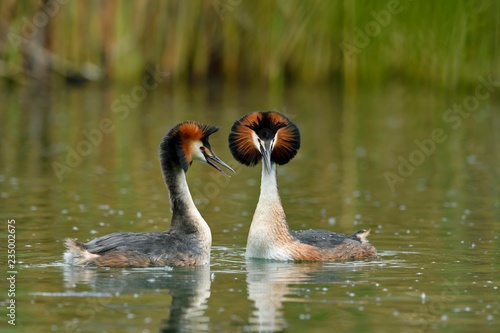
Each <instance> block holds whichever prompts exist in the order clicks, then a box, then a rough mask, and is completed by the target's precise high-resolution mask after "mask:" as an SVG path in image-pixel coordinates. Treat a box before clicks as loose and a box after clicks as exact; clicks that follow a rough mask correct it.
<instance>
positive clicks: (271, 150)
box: [229, 111, 300, 169]
mask: <svg viewBox="0 0 500 333" xmlns="http://www.w3.org/2000/svg"><path fill="white" fill-rule="evenodd" d="M299 148H300V132H299V129H298V128H297V126H296V125H295V124H294V123H293V122H291V121H290V119H288V118H287V117H286V116H284V115H282V114H281V113H278V112H273V111H267V112H253V113H249V114H247V115H245V116H243V117H241V118H240V119H239V120H237V121H235V122H234V124H233V127H232V128H231V133H230V134H229V149H230V150H231V153H232V154H233V156H234V158H235V159H236V160H237V161H238V162H240V163H242V164H245V165H249V166H253V165H256V164H257V163H259V161H260V160H261V159H262V158H263V164H264V168H266V169H270V167H271V162H273V163H276V164H278V165H283V164H286V163H288V162H289V161H290V160H291V159H292V158H293V157H294V156H295V155H296V154H297V151H298V150H299Z"/></svg>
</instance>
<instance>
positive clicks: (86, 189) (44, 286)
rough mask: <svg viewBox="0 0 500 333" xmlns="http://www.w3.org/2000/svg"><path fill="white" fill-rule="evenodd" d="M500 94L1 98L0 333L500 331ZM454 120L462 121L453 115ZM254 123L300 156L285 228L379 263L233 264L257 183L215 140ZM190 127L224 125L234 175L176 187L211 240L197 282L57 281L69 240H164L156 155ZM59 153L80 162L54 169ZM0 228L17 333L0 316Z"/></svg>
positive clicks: (132, 275) (192, 272) (123, 276)
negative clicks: (354, 239) (329, 238)
mask: <svg viewBox="0 0 500 333" xmlns="http://www.w3.org/2000/svg"><path fill="white" fill-rule="evenodd" d="M478 85H480V81H478ZM495 89H500V88H498V87H496V88H494V91H492V92H491V93H490V94H489V95H488V96H487V97H485V98H482V99H479V98H478V97H476V99H474V97H475V96H476V90H475V86H472V87H471V88H470V89H464V90H463V91H461V92H454V93H450V92H442V91H436V90H433V89H424V88H415V87H411V86H405V85H401V84H393V85H391V84H388V85H387V86H386V87H384V88H383V89H374V90H370V89H358V90H357V91H353V92H345V93H341V89H339V88H337V87H331V88H314V89H313V88H304V87H297V88H294V89H291V90H289V91H286V92H285V93H283V94H271V93H269V92H267V91H265V90H252V89H249V90H246V91H234V90H230V89H221V90H217V89H215V90H202V89H191V90H182V89H172V90H164V89H162V88H158V89H156V90H154V91H151V92H148V93H147V96H146V97H145V98H144V99H143V100H140V98H137V99H135V100H134V99H132V100H131V101H129V102H125V100H124V99H122V98H123V97H122V95H128V94H132V93H133V92H134V87H91V86H89V87H87V88H82V89H69V90H67V89H64V88H60V89H52V90H50V89H46V88H43V89H42V88H39V87H34V88H32V89H30V88H26V89H24V90H12V91H9V90H3V91H1V92H0V99H1V100H2V110H1V113H0V132H1V133H2V141H1V146H0V147H1V148H0V149H1V150H0V204H1V212H0V216H1V219H2V221H3V223H2V226H3V227H2V230H1V231H0V235H1V238H2V242H1V244H2V246H1V251H2V253H1V255H0V263H1V267H2V272H1V273H0V274H1V275H2V277H1V279H0V281H2V282H1V284H0V295H1V297H0V305H1V308H2V311H1V314H2V315H1V317H0V325H1V326H0V327H1V329H2V330H4V329H5V328H11V329H13V330H15V331H19V332H33V331H37V332H52V331H53V332H159V331H162V332H169V331H175V330H183V331H187V332H254V331H262V332H264V331H267V332H272V331H287V332H326V331H338V332H432V331H439V332H487V331H490V332H493V331H495V330H496V329H497V328H498V325H499V323H500V313H499V309H500V306H499V303H500V295H499V293H500V291H499V285H500V278H499V277H498V276H499V275H498V271H499V269H500V267H499V263H498V259H499V250H498V248H499V246H498V242H499V223H498V221H499V220H500V186H499V185H500V184H499V179H500V157H499V154H498V142H500V117H499V115H498V109H499V107H500V103H499V98H498V96H499V95H498V90H495ZM481 92H483V93H484V94H485V92H486V90H484V89H483V90H481ZM484 94H483V95H481V96H485V95H484ZM476 100H477V102H478V103H477V105H476V104H471V103H473V102H474V101H476ZM468 103H469V104H468ZM455 104H457V105H459V106H460V105H463V110H466V111H467V110H469V111H467V112H465V111H462V113H458V112H454V111H453V108H454V105H455ZM255 110H275V111H279V112H283V113H285V114H286V115H287V116H288V117H289V118H291V119H292V120H293V121H294V122H295V123H296V124H297V125H298V127H299V129H300V131H301V135H302V146H301V150H300V151H299V153H298V155H297V156H296V158H294V159H293V160H292V161H291V162H290V163H289V164H287V165H285V166H282V167H280V168H279V170H278V178H279V185H280V193H281V197H282V201H283V205H284V208H285V211H286V212H287V216H288V221H289V223H290V226H291V228H293V229H303V228H322V229H330V230H333V231H336V232H342V233H351V232H354V231H356V230H359V229H371V230H372V234H371V236H370V240H371V242H372V243H373V244H374V245H375V246H376V247H377V249H378V251H379V254H380V255H379V258H377V259H376V260H372V261H358V262H347V263H301V264H295V263H286V262H285V263H280V262H259V261H257V262H247V261H246V260H245V258H244V251H245V242H246V236H247V231H248V228H249V224H250V221H251V217H252V214H253V210H254V208H255V206H256V202H257V198H258V193H259V182H260V166H257V167H255V168H247V167H242V166H239V165H238V164H237V163H236V162H235V161H234V160H233V158H232V156H231V155H230V152H229V150H228V147H227V136H228V133H229V129H230V127H231V125H232V123H233V121H234V120H236V119H238V118H239V117H240V116H242V115H243V114H245V113H248V112H251V111H255ZM449 110H452V111H449ZM186 119H192V120H198V121H201V122H205V123H210V124H215V125H219V126H221V130H220V132H219V133H216V134H214V135H213V136H212V137H211V144H212V147H213V149H214V151H215V152H216V153H217V154H218V156H219V157H221V158H222V159H223V160H224V161H226V162H228V163H229V164H230V165H231V166H233V168H234V169H235V170H236V172H237V173H236V175H234V176H233V177H231V178H225V177H223V176H222V175H221V174H219V173H217V172H216V171H215V170H213V169H212V168H210V167H208V166H205V165H202V164H200V163H198V164H194V165H193V166H192V168H190V170H189V172H188V174H187V178H188V183H189V185H190V189H191V193H192V194H193V196H194V198H195V201H196V203H197V205H198V207H199V209H200V211H201V213H202V215H203V216H204V218H205V220H206V221H207V222H208V223H209V225H210V227H211V229H212V234H213V248H212V259H211V264H210V267H204V268H156V269H79V268H72V267H68V266H66V265H64V264H63V263H62V253H63V251H64V246H63V240H64V239H65V238H66V237H72V238H78V239H79V240H82V241H86V240H89V239H92V238H94V237H98V236H102V235H105V234H108V233H111V232H114V231H136V232H140V231H157V230H165V229H166V228H167V226H168V223H169V218H170V211H169V209H170V207H169V202H168V195H167V191H166V189H165V187H164V184H163V180H162V176H161V172H160V169H159V163H158V160H157V146H158V144H159V142H160V140H161V139H162V137H163V134H164V133H165V132H166V131H167V130H168V129H169V128H170V127H171V126H173V125H174V124H176V123H177V122H180V121H183V120H186ZM99 133H100V134H99ZM92 135H94V136H92ZM92 140H93V141H92ZM85 142H87V143H85ZM71 151H75V152H76V153H78V154H79V155H82V156H80V157H75V156H70V157H68V156H67V155H68V152H71ZM83 155H84V156H83ZM68 158H69V159H68ZM388 180H389V181H388ZM10 219H15V236H16V243H15V246H16V248H15V250H16V259H17V262H16V264H15V265H14V267H13V269H15V271H17V274H15V278H16V283H15V297H14V298H15V301H16V303H15V304H16V313H15V314H16V317H15V318H16V326H15V327H13V326H12V325H10V324H8V322H7V321H8V320H9V318H8V316H6V313H7V309H6V307H7V306H8V304H9V303H7V302H9V301H10V299H11V298H12V297H10V296H8V291H9V286H10V284H8V283H7V282H8V281H7V280H6V279H7V277H9V276H10V275H11V274H10V273H8V271H10V270H11V269H9V267H8V266H7V264H8V262H7V251H8V248H7V244H8V242H7V233H8V229H7V228H8V227H7V224H8V221H9V220H10Z"/></svg>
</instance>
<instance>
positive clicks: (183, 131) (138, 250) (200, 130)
mask: <svg viewBox="0 0 500 333" xmlns="http://www.w3.org/2000/svg"><path fill="white" fill-rule="evenodd" d="M218 130H219V128H218V127H215V126H210V125H203V124H200V123H198V122H194V121H185V122H182V123H180V124H177V125H176V126H174V127H173V128H172V129H170V131H169V132H168V133H167V134H166V135H165V137H164V138H163V140H162V142H161V143H160V148H159V155H160V165H161V169H162V171H163V178H164V180H165V183H166V185H167V189H168V191H169V194H170V204H171V210H172V221H171V225H170V228H169V229H168V230H167V231H165V232H139V233H136V232H116V233H112V234H110V235H106V236H102V237H99V238H96V239H94V240H91V241H90V242H88V243H85V244H83V243H80V242H77V241H76V240H74V239H67V240H66V247H67V251H66V252H65V253H64V259H65V261H66V263H69V264H73V265H81V266H101V267H148V266H189V265H194V266H199V265H206V264H208V263H209V262H210V247H211V245H212V234H211V232H210V227H209V226H208V224H207V223H206V222H205V220H204V219H203V217H202V216H201V214H200V212H199V211H198V209H197V208H196V206H195V205H194V202H193V198H192V197H191V194H190V192H189V187H188V184H187V182H186V172H187V170H188V168H189V166H190V165H191V163H192V162H193V161H201V162H205V163H207V164H209V165H211V166H212V167H214V168H215V169H217V170H219V171H220V172H222V173H224V174H226V175H227V173H226V172H224V171H223V170H222V169H221V168H220V167H219V166H218V165H217V164H216V163H218V164H220V165H222V166H224V167H226V168H227V169H229V170H231V171H233V172H234V170H233V169H232V168H231V167H230V166H229V165H227V164H226V163H224V162H223V161H222V160H221V159H219V158H218V157H217V156H216V155H215V154H214V152H213V151H212V148H211V147H210V143H209V141H208V137H209V136H210V135H211V134H213V133H215V132H217V131H218Z"/></svg>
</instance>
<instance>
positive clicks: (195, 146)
mask: <svg viewBox="0 0 500 333" xmlns="http://www.w3.org/2000/svg"><path fill="white" fill-rule="evenodd" d="M201 147H203V143H201V142H200V141H194V142H193V143H192V144H191V147H190V150H191V157H192V159H193V161H194V160H197V161H202V162H206V161H207V160H206V158H205V156H204V155H203V152H202V151H201Z"/></svg>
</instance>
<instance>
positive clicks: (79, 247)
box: [64, 238, 99, 266]
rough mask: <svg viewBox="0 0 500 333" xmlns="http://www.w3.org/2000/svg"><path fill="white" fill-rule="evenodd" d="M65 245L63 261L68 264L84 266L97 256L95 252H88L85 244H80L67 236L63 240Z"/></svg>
mask: <svg viewBox="0 0 500 333" xmlns="http://www.w3.org/2000/svg"><path fill="white" fill-rule="evenodd" d="M64 244H65V245H66V248H67V250H66V252H64V261H65V262H66V263H67V264H70V265H76V266H85V265H87V264H88V263H89V262H91V261H93V260H94V259H95V258H97V257H99V255H97V254H93V253H90V252H89V251H88V250H87V248H86V247H85V244H82V243H80V242H78V241H76V240H75V239H71V238H68V239H66V241H65V242H64Z"/></svg>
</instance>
